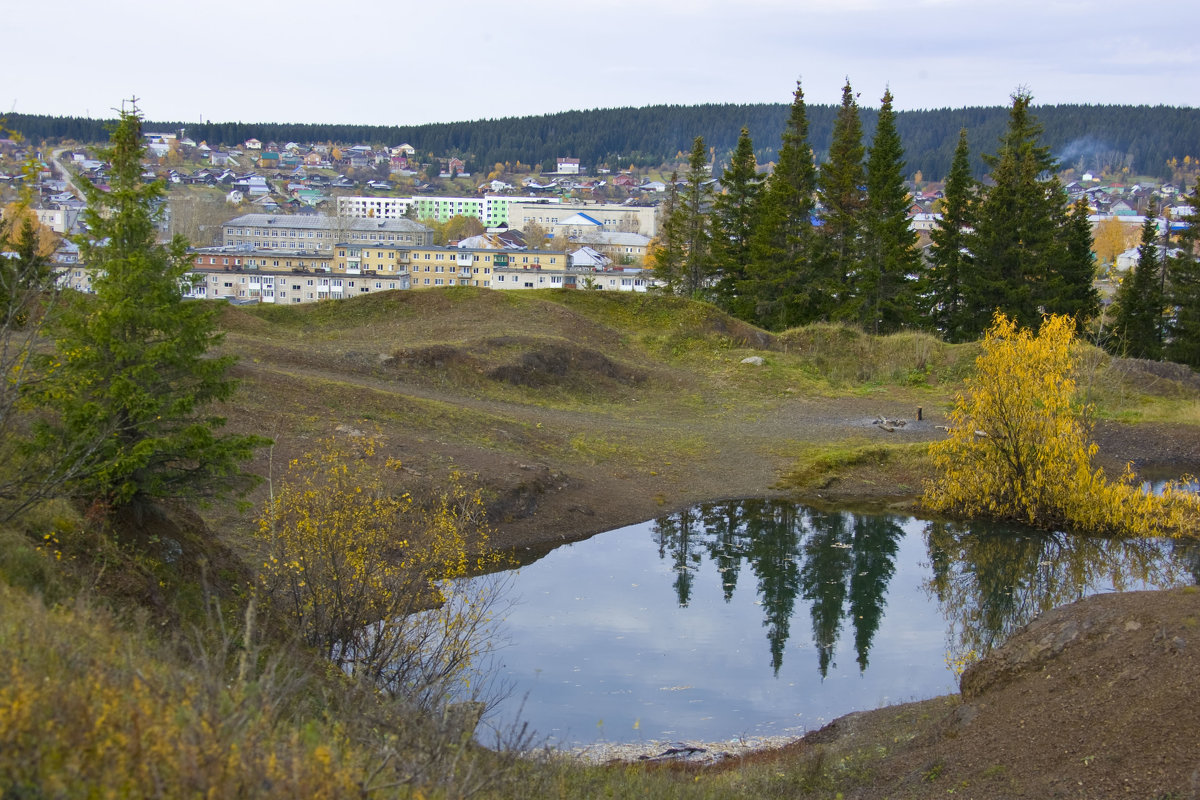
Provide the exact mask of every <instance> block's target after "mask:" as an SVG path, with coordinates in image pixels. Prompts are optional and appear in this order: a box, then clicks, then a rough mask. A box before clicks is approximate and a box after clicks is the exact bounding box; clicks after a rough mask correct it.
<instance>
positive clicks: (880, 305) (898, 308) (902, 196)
mask: <svg viewBox="0 0 1200 800" xmlns="http://www.w3.org/2000/svg"><path fill="white" fill-rule="evenodd" d="M910 199H911V197H910V195H909V192H908V189H907V188H906V187H905V185H904V147H903V145H902V144H901V143H900V134H899V133H898V132H897V131H896V115H895V112H893V110H892V93H891V90H887V91H885V92H884V94H883V101H882V106H881V107H880V109H879V122H878V125H877V127H876V128H875V138H874V139H873V140H872V142H871V148H870V151H869V154H868V157H867V203H866V207H865V208H864V209H863V213H862V222H861V224H862V243H861V248H862V262H861V266H860V269H859V275H858V280H857V286H856V294H857V297H858V322H859V324H861V325H862V326H863V328H864V329H866V330H868V331H870V332H871V333H876V334H878V333H891V332H893V331H896V330H899V329H900V328H903V327H907V326H909V325H911V324H913V323H914V322H915V320H916V294H915V289H914V287H915V285H916V282H917V278H918V277H919V275H920V272H921V254H920V253H918V252H917V234H916V231H914V230H913V229H912V226H911V225H910V224H909V221H908V207H909V202H910Z"/></svg>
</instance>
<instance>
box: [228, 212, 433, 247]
mask: <svg viewBox="0 0 1200 800" xmlns="http://www.w3.org/2000/svg"><path fill="white" fill-rule="evenodd" d="M221 229H222V242H223V244H224V245H225V246H226V247H245V248H252V249H255V250H318V251H328V250H332V249H333V246H334V245H335V244H338V243H339V242H346V243H350V244H362V245H366V244H392V245H408V246H413V247H416V246H421V245H426V244H429V243H430V242H431V241H432V240H433V239H432V236H433V233H432V231H430V229H429V228H427V227H426V226H424V225H422V224H420V223H418V222H414V221H412V220H410V219H359V218H348V217H330V216H326V215H324V214H312V215H308V214H243V215H242V216H240V217H235V218H234V219H231V220H229V222H226V223H225V224H224V225H222V226H221Z"/></svg>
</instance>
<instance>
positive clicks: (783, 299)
mask: <svg viewBox="0 0 1200 800" xmlns="http://www.w3.org/2000/svg"><path fill="white" fill-rule="evenodd" d="M858 96H859V95H858V94H857V93H855V91H854V89H853V88H852V87H851V85H850V83H849V82H847V83H846V85H845V86H844V87H843V90H842V103H841V106H840V107H839V108H838V110H837V113H836V115H835V117H834V120H833V127H832V131H831V139H830V143H829V147H828V151H827V153H826V154H825V157H824V158H815V157H814V148H813V146H812V144H811V136H812V129H813V126H812V123H811V119H810V116H809V109H808V107H807V105H806V104H805V102H804V92H803V89H802V87H801V86H800V85H797V87H796V92H795V95H794V97H793V102H792V105H791V108H790V111H789V116H788V122H787V126H786V127H785V128H784V131H783V133H782V134H781V137H780V142H779V149H778V155H779V158H778V162H777V163H776V164H775V168H774V169H773V170H772V171H771V172H770V174H769V175H768V176H767V177H766V178H765V179H763V178H760V176H759V172H758V171H757V169H756V165H755V163H754V155H753V153H754V152H755V150H754V146H753V144H752V142H751V137H750V134H749V131H748V130H747V129H744V128H743V129H742V131H741V133H740V136H739V141H738V146H737V148H736V150H735V152H734V156H733V158H732V160H731V163H730V166H729V168H728V169H727V170H726V171H725V173H724V174H723V175H722V176H721V177H720V178H719V179H718V180H716V181H714V180H713V179H712V178H711V177H710V176H709V174H708V173H707V172H706V170H705V167H706V166H707V163H706V153H708V151H709V148H708V145H707V144H706V142H705V140H704V138H703V137H702V136H697V137H695V139H694V140H693V144H692V148H691V156H690V158H689V159H688V161H687V164H688V168H687V171H686V173H685V174H684V175H682V176H678V175H677V176H676V180H673V181H671V182H670V184H669V185H668V190H667V197H666V200H665V201H664V203H663V211H662V217H663V219H662V224H661V226H660V230H659V234H658V238H657V240H656V242H655V244H654V247H653V248H652V250H651V254H650V257H649V261H650V265H651V266H652V267H653V268H654V271H655V276H656V277H657V278H659V279H660V280H662V281H663V282H664V283H665V286H666V289H667V290H668V291H671V292H673V293H676V294H680V295H687V296H692V297H696V298H699V299H707V300H711V301H713V302H715V303H717V304H718V305H720V306H722V307H723V308H725V309H726V310H727V311H729V312H730V313H731V314H733V315H735V316H738V317H741V318H743V319H746V320H748V321H750V322H753V323H755V324H757V325H759V326H761V327H763V328H766V329H768V330H784V329H787V328H791V327H795V326H798V325H806V324H809V323H813V322H841V323H850V324H853V325H857V326H860V327H861V328H863V329H864V330H866V331H868V332H871V333H876V334H879V333H891V332H895V331H899V330H904V329H910V328H925V329H930V330H933V331H936V332H937V333H938V334H940V335H941V336H943V337H944V338H946V339H947V340H948V341H970V340H974V339H977V338H979V337H980V336H982V335H983V333H984V331H986V330H987V329H988V328H989V326H990V325H992V323H993V319H994V316H995V315H996V314H997V313H1001V314H1004V315H1005V316H1006V317H1007V318H1009V319H1011V320H1013V321H1014V322H1015V323H1016V324H1018V325H1019V326H1022V327H1028V328H1033V329H1037V328H1038V327H1039V326H1040V325H1041V324H1042V322H1043V320H1044V319H1045V318H1046V316H1047V315H1051V314H1057V315H1063V316H1065V317H1069V318H1071V319H1073V320H1074V325H1075V328H1076V330H1077V331H1078V332H1080V333H1087V334H1090V335H1091V336H1092V337H1093V338H1094V339H1095V340H1096V341H1097V343H1099V344H1102V345H1103V346H1105V347H1107V348H1108V349H1110V350H1111V351H1112V352H1114V353H1117V354H1119V355H1131V356H1135V357H1140V358H1154V359H1157V358H1161V357H1163V355H1164V353H1170V354H1171V355H1172V357H1173V358H1174V359H1176V360H1179V361H1182V362H1183V363H1188V364H1190V365H1192V366H1200V358H1197V357H1196V355H1195V353H1194V351H1195V347H1194V345H1193V344H1192V343H1193V342H1194V341H1195V339H1196V332H1195V322H1194V318H1195V317H1196V315H1197V313H1200V312H1198V311H1197V308H1196V296H1197V292H1196V290H1195V286H1196V285H1197V278H1196V275H1197V273H1198V270H1200V263H1198V261H1197V258H1196V255H1195V253H1196V246H1195V243H1196V241H1197V231H1200V215H1198V214H1197V213H1196V212H1192V215H1191V217H1189V218H1186V219H1185V220H1184V222H1185V223H1187V224H1186V226H1185V227H1184V229H1183V233H1182V234H1181V235H1180V237H1179V242H1178V243H1179V244H1180V245H1181V246H1180V247H1178V248H1175V249H1173V250H1171V254H1170V256H1169V257H1166V256H1167V254H1166V253H1165V252H1164V253H1163V254H1162V256H1163V257H1160V254H1159V252H1158V249H1157V245H1156V241H1157V239H1158V236H1159V234H1158V229H1157V225H1156V221H1155V219H1154V214H1153V212H1151V213H1150V214H1149V216H1148V217H1147V222H1146V224H1145V226H1144V233H1143V237H1142V244H1141V250H1140V252H1141V256H1142V257H1141V258H1140V259H1139V263H1138V264H1137V266H1136V267H1135V268H1134V270H1133V271H1132V274H1131V276H1130V277H1128V278H1126V280H1125V281H1124V282H1123V283H1122V285H1121V291H1118V293H1117V296H1116V298H1115V302H1114V304H1113V308H1112V309H1111V310H1109V311H1108V315H1109V317H1110V319H1108V321H1107V323H1106V321H1105V318H1104V317H1103V316H1102V315H1101V302H1100V295H1099V293H1098V291H1097V288H1096V286H1095V284H1094V280H1095V256H1094V255H1093V252H1092V231H1091V222H1090V220H1089V214H1090V209H1089V207H1088V204H1087V202H1086V200H1084V199H1083V198H1080V199H1079V200H1078V201H1076V202H1075V203H1071V202H1069V200H1068V195H1067V192H1066V189H1065V188H1064V186H1063V183H1062V181H1061V180H1060V178H1059V177H1058V173H1059V170H1060V168H1061V167H1062V166H1063V165H1062V163H1061V161H1060V160H1059V159H1057V158H1056V157H1055V155H1054V153H1053V151H1052V148H1051V147H1050V146H1049V145H1048V144H1047V143H1046V134H1045V129H1044V126H1043V125H1042V123H1041V121H1040V119H1039V117H1038V116H1037V115H1036V114H1035V113H1034V109H1033V106H1032V99H1033V98H1032V96H1031V95H1030V94H1028V93H1027V92H1018V93H1017V94H1015V95H1014V96H1013V98H1012V104H1011V106H1010V107H1009V108H1008V110H1007V112H1006V115H1005V116H1006V120H1005V125H1004V127H1003V128H1002V130H1001V131H1000V132H999V134H998V135H997V136H996V138H995V139H994V140H993V141H992V142H990V143H989V147H988V149H987V150H985V151H984V152H982V153H980V155H979V158H981V159H982V161H983V163H984V164H985V167H986V180H985V181H979V180H977V179H976V178H975V177H973V175H972V171H971V170H970V168H969V164H970V161H971V157H972V152H973V151H972V149H971V146H970V144H969V141H970V133H971V132H970V131H969V130H968V129H967V128H965V127H964V128H961V129H960V131H959V134H958V136H957V137H956V144H955V148H954V153H953V158H952V161H951V167H950V169H949V171H948V176H947V180H946V185H945V190H944V196H943V199H942V203H941V214H940V216H939V218H938V220H937V223H936V227H935V229H934V230H933V232H932V236H931V239H932V241H931V244H930V246H929V248H928V251H927V252H925V253H922V252H920V251H919V250H918V238H917V234H916V233H915V232H914V231H913V230H912V229H911V227H910V224H909V219H908V215H909V205H910V198H909V194H908V189H907V186H906V183H905V177H904V176H905V175H907V174H909V173H910V171H911V167H909V166H908V165H907V164H906V160H905V159H906V155H905V150H904V147H903V142H902V136H901V135H900V132H899V125H898V117H899V115H898V114H897V113H895V112H894V111H893V105H892V103H893V97H892V95H891V92H890V91H885V92H884V95H883V97H882V98H881V100H880V109H879V111H878V112H877V113H876V114H875V126H874V131H873V132H872V133H871V134H868V133H867V131H866V126H865V125H864V124H863V111H862V109H860V108H859V105H858V100H857V98H858ZM1192 207H1193V208H1200V189H1197V188H1196V187H1193V196H1192Z"/></svg>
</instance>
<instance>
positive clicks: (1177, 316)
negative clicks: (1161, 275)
mask: <svg viewBox="0 0 1200 800" xmlns="http://www.w3.org/2000/svg"><path fill="white" fill-rule="evenodd" d="M1190 204H1191V207H1192V213H1191V214H1190V215H1188V216H1187V217H1185V218H1184V221H1185V222H1186V223H1187V227H1186V228H1184V231H1183V233H1182V234H1181V235H1180V237H1179V251H1178V252H1177V253H1176V254H1175V255H1174V256H1172V257H1171V258H1170V259H1169V260H1168V262H1167V303H1168V304H1169V305H1170V307H1171V316H1170V327H1169V328H1168V337H1167V343H1166V349H1165V351H1164V355H1165V356H1166V358H1167V359H1168V360H1170V361H1177V362H1179V363H1180V364H1187V365H1188V366H1190V367H1192V368H1193V369H1200V258H1198V257H1197V253H1196V248H1197V245H1200V185H1197V186H1196V187H1195V188H1194V189H1193V190H1192V196H1191V203H1190Z"/></svg>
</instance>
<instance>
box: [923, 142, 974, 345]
mask: <svg viewBox="0 0 1200 800" xmlns="http://www.w3.org/2000/svg"><path fill="white" fill-rule="evenodd" d="M975 193H976V183H975V179H974V178H973V177H972V176H971V162H970V152H969V150H968V143H967V129H966V128H963V129H962V130H960V131H959V133H958V146H957V147H955V149H954V161H953V162H952V163H951V166H950V172H949V174H948V175H947V176H946V188H945V192H944V195H943V197H942V215H941V219H939V220H938V221H937V224H936V225H935V227H934V229H933V231H932V232H931V233H930V238H932V239H933V251H932V256H931V264H930V267H929V271H928V272H927V273H926V276H925V277H926V282H925V285H924V286H923V287H922V295H923V298H924V304H925V306H926V308H928V309H929V312H928V313H929V317H930V321H931V322H932V324H933V326H934V327H935V328H936V329H937V330H939V331H940V332H941V334H942V336H943V337H945V339H946V340H947V341H950V342H962V341H967V340H969V339H972V338H974V337H975V335H976V331H975V325H974V324H973V323H972V322H971V321H970V320H969V318H968V315H967V299H966V291H967V290H966V283H967V280H968V277H967V276H968V272H969V271H970V269H971V256H970V253H969V252H968V251H967V240H968V234H969V231H970V230H971V227H972V225H973V224H974V221H973V212H974V202H975Z"/></svg>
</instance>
